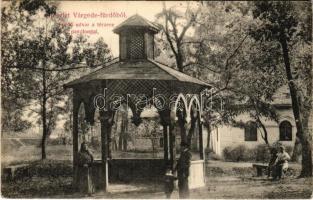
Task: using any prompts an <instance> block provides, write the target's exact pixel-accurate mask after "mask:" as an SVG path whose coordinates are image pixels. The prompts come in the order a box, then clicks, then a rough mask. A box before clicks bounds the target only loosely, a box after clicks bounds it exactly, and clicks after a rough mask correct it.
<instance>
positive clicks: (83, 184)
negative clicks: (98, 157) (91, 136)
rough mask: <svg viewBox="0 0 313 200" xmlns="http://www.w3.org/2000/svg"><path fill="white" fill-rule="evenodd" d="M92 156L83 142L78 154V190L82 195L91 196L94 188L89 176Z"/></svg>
mask: <svg viewBox="0 0 313 200" xmlns="http://www.w3.org/2000/svg"><path fill="white" fill-rule="evenodd" d="M92 163H93V156H92V154H91V153H90V152H89V150H88V146H87V144H86V143H85V142H83V143H82V144H81V146H80V151H79V152H78V189H79V191H80V192H81V193H83V194H88V195H91V194H92V193H93V192H94V186H93V182H92V176H91V166H92Z"/></svg>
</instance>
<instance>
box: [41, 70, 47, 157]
mask: <svg viewBox="0 0 313 200" xmlns="http://www.w3.org/2000/svg"><path fill="white" fill-rule="evenodd" d="M42 84H43V96H42V113H41V117H42V140H41V159H42V160H44V159H46V158H47V156H46V139H47V112H46V104H47V97H46V96H47V93H46V92H47V91H46V71H45V70H43V71H42Z"/></svg>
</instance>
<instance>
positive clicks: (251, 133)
mask: <svg viewBox="0 0 313 200" xmlns="http://www.w3.org/2000/svg"><path fill="white" fill-rule="evenodd" d="M257 140H258V135H257V125H256V123H255V122H253V121H249V122H247V123H246V125H245V141H257Z"/></svg>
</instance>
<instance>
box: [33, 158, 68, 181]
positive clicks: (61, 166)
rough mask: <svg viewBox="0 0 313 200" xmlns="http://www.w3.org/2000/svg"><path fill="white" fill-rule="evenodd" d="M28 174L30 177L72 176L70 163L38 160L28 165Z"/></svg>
mask: <svg viewBox="0 0 313 200" xmlns="http://www.w3.org/2000/svg"><path fill="white" fill-rule="evenodd" d="M29 172H30V176H31V177H32V176H37V177H59V176H72V175H73V168H72V164H71V162H70V161H56V160H43V161H42V160H40V161H35V162H33V163H31V164H30V165H29Z"/></svg>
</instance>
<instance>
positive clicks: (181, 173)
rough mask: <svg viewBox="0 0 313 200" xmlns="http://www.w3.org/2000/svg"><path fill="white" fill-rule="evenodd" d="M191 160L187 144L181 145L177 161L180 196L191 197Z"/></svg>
mask: <svg viewBox="0 0 313 200" xmlns="http://www.w3.org/2000/svg"><path fill="white" fill-rule="evenodd" d="M190 161H191V153H190V151H189V148H188V146H187V145H182V146H181V153H180V157H179V159H178V162H177V176H178V189H179V198H183V199H187V198H189V184H188V177H189V167H190Z"/></svg>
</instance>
